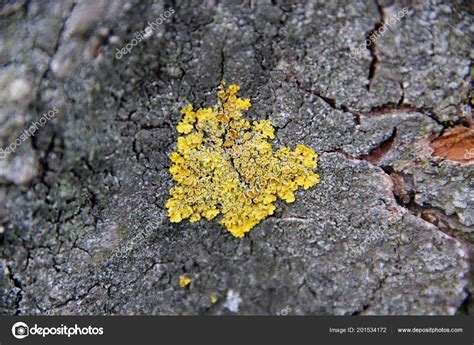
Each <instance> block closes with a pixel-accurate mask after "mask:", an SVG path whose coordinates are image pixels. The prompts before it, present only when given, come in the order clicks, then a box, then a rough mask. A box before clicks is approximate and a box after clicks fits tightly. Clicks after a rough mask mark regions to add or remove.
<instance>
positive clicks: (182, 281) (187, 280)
mask: <svg viewBox="0 0 474 345" xmlns="http://www.w3.org/2000/svg"><path fill="white" fill-rule="evenodd" d="M191 282H192V279H191V278H189V277H187V276H185V275H180V276H179V286H181V287H182V288H184V287H186V286H188V285H189V284H191Z"/></svg>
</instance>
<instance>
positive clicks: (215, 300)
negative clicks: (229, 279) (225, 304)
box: [211, 294, 219, 304]
mask: <svg viewBox="0 0 474 345" xmlns="http://www.w3.org/2000/svg"><path fill="white" fill-rule="evenodd" d="M218 300H219V298H218V297H217V295H215V294H212V295H211V303H212V304H216V303H217V301H218Z"/></svg>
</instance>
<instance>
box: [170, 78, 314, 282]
mask: <svg viewBox="0 0 474 345" xmlns="http://www.w3.org/2000/svg"><path fill="white" fill-rule="evenodd" d="M239 89H240V88H239V86H237V85H230V86H229V87H228V88H225V86H224V85H221V86H220V88H219V91H218V103H217V104H216V105H215V106H214V107H212V108H200V109H198V110H196V111H194V110H193V107H192V105H188V106H187V107H186V108H184V109H183V110H182V111H181V113H182V114H183V119H182V120H181V121H180V123H179V124H178V125H177V131H178V132H179V133H180V134H181V135H180V136H179V137H178V141H177V144H176V151H175V152H173V153H172V154H171V155H170V160H171V162H172V165H171V167H170V169H169V171H170V173H171V174H172V175H173V180H174V181H175V182H176V185H175V186H174V187H172V188H171V190H170V198H169V199H168V201H167V203H166V207H167V208H168V215H169V217H170V221H171V222H180V221H182V220H183V219H189V221H190V222H197V221H199V220H201V218H202V217H204V218H206V219H207V220H211V219H213V218H215V217H216V216H217V215H219V214H220V213H221V214H222V217H221V220H220V222H221V224H223V225H224V226H225V227H226V228H227V229H228V231H229V232H230V233H231V234H232V235H234V236H235V237H243V236H244V234H245V233H246V232H248V231H250V229H252V228H253V227H254V226H255V225H257V224H258V223H259V222H260V221H262V220H263V219H265V218H266V217H268V216H269V215H272V214H273V212H274V210H275V206H274V202H275V201H276V200H277V197H279V198H281V199H282V200H284V201H286V202H294V201H295V194H294V192H295V191H296V190H297V189H298V188H303V189H308V188H310V187H312V186H314V185H315V184H317V183H319V175H318V174H316V173H315V172H314V171H313V169H314V168H316V166H317V157H318V156H317V154H316V153H315V152H314V151H313V150H312V149H310V148H309V147H307V146H305V145H297V146H296V148H295V150H294V151H292V150H291V148H289V147H283V148H280V149H279V150H277V151H274V150H273V148H272V145H271V144H270V143H269V142H268V140H269V139H274V138H275V129H274V128H273V125H272V123H271V122H270V121H269V120H261V121H253V122H252V124H251V123H250V122H249V121H248V120H247V119H245V118H244V117H243V115H242V112H241V111H242V110H247V109H249V108H250V107H251V103H250V100H249V99H242V98H239V97H238V96H237V93H238V91H239ZM183 277H184V276H183ZM185 278H186V279H189V281H188V280H183V282H187V283H186V285H188V284H189V283H190V281H191V280H190V278H187V277H185ZM183 279H184V278H183ZM181 281H182V280H181V277H180V285H181ZM186 285H184V286H186Z"/></svg>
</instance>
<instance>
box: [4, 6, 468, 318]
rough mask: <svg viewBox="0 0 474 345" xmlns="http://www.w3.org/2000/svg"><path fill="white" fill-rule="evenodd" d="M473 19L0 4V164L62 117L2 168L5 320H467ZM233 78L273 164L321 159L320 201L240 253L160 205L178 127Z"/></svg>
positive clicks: (273, 9)
mask: <svg viewBox="0 0 474 345" xmlns="http://www.w3.org/2000/svg"><path fill="white" fill-rule="evenodd" d="M469 4H470V2H469V1H466V2H464V3H463V2H460V1H449V2H445V3H442V2H440V1H435V0H433V1H413V2H410V1H404V2H395V3H393V2H392V1H380V2H379V3H376V2H374V1H372V0H366V1H357V2H354V3H352V4H347V3H346V2H345V1H307V2H301V1H294V2H292V1H272V2H270V1H251V2H249V1H241V2H239V1H230V0H227V1H223V2H220V1H213V0H209V1H197V2H194V3H193V4H192V5H191V3H190V2H187V1H184V2H181V1H179V2H176V3H174V2H170V3H167V2H166V3H161V2H159V1H157V2H154V3H151V2H142V1H123V0H113V1H103V0H102V1H93V2H92V1H91V2H88V1H85V2H77V3H76V2H73V1H70V0H68V1H57V2H56V1H47V2H43V1H18V2H7V3H4V4H3V5H0V31H1V35H0V51H1V55H0V101H1V104H0V143H1V144H2V147H3V148H5V147H7V146H8V145H10V143H12V142H14V141H15V139H16V138H18V137H19V136H20V134H21V132H22V131H23V130H24V129H25V128H27V127H28V126H29V125H30V122H31V121H38V120H39V118H40V117H41V116H42V114H43V113H44V112H48V111H50V110H51V109H53V107H56V108H57V109H58V112H57V115H56V116H54V118H52V119H51V120H50V121H48V122H47V123H46V124H45V125H44V126H43V127H41V128H40V129H39V130H38V131H37V132H36V133H35V135H34V136H33V137H31V138H29V139H28V140H27V141H26V142H23V143H21V145H18V147H17V148H16V151H15V152H14V153H13V154H11V155H8V156H7V157H6V158H5V159H0V183H1V185H0V205H1V207H0V225H1V226H0V239H1V241H2V243H3V245H2V247H1V261H0V268H1V269H0V274H1V275H0V313H2V314H225V313H239V314H270V315H271V314H276V313H279V312H280V311H281V310H283V309H285V310H286V311H289V310H290V314H337V315H351V314H454V313H470V314H472V313H473V304H472V294H473V293H474V284H473V274H472V270H471V267H472V257H473V252H474V250H473V243H474V238H473V225H474V202H473V199H474V197H473V176H474V165H473V164H472V160H473V159H474V152H473V151H471V149H472V148H473V145H472V142H473V139H472V137H473V134H472V129H471V128H472V115H471V104H472V98H471V97H472V93H471V92H472V91H471V77H472V69H471V61H472V58H473V56H472V37H474V27H473V9H472V7H469V6H472V3H471V4H470V5H469ZM170 7H172V8H173V9H175V13H174V14H173V15H172V16H171V17H170V18H169V19H167V20H166V21H165V22H164V23H163V24H162V25H160V26H158V27H157V28H156V30H155V31H154V32H153V33H152V35H151V36H150V37H149V38H148V39H146V40H145V41H143V42H140V43H139V44H138V45H137V46H135V47H134V48H133V50H132V51H131V52H130V53H128V54H126V55H124V56H123V57H122V58H121V59H117V58H116V56H115V55H116V49H117V48H119V49H120V48H122V47H123V46H125V45H126V44H127V43H128V42H130V41H131V40H132V39H133V38H134V33H135V32H136V31H138V30H143V29H144V28H145V26H146V25H147V24H146V22H147V21H154V20H156V19H157V18H158V17H159V16H160V15H162V14H163V12H164V11H165V10H167V9H168V8H170ZM403 7H407V8H408V13H407V14H406V15H405V16H404V17H403V18H402V19H401V20H400V21H398V22H397V23H396V24H395V25H393V27H392V28H391V29H390V30H388V31H386V32H385V33H384V34H383V35H382V36H380V37H379V38H378V39H377V40H376V42H375V43H371V44H370V45H369V46H368V47H367V48H366V49H364V50H363V51H362V56H361V57H360V58H352V57H351V56H350V54H349V53H350V50H349V47H351V46H354V45H358V46H359V45H360V44H363V43H364V40H365V39H366V38H367V37H368V36H369V35H370V33H371V32H372V31H373V30H376V29H378V28H380V27H381V26H382V25H383V23H384V21H387V20H388V19H389V18H390V16H392V15H393V14H396V13H398V12H399V11H400V10H401V9H402V8H403ZM470 54H471V55H470ZM222 78H225V79H226V81H227V82H228V83H236V84H239V85H240V86H241V88H242V94H243V96H244V97H249V98H251V99H252V103H253V107H252V109H251V110H250V112H249V114H248V116H249V117H250V118H253V119H257V118H258V119H262V118H268V119H271V120H272V122H273V123H274V125H275V126H276V127H277V133H276V135H277V139H276V140H275V141H274V145H275V146H279V145H290V146H294V145H296V144H297V143H303V144H305V145H307V146H309V147H311V148H313V149H314V150H315V151H316V152H318V153H319V154H320V162H319V167H318V172H319V174H320V175H321V183H320V184H319V185H317V186H315V187H314V188H311V189H310V190H307V191H301V192H298V193H297V198H296V202H294V203H292V204H285V203H278V205H277V206H278V207H277V212H276V214H275V215H274V216H272V217H269V218H267V219H266V220H264V221H263V222H262V223H260V224H259V225H257V226H256V227H255V228H254V229H253V230H252V231H251V233H250V234H249V235H248V236H246V237H245V238H243V239H236V238H233V237H232V236H231V235H230V234H229V233H228V232H226V231H225V228H224V227H223V226H221V225H219V224H218V223H217V222H215V221H213V222H207V221H200V222H198V223H195V224H190V223H188V222H186V221H184V222H182V223H179V224H171V223H170V222H169V220H168V218H167V214H166V209H165V207H164V205H165V202H166V199H167V197H168V190H169V188H170V186H171V185H172V181H171V176H170V174H169V172H168V168H169V166H170V161H169V159H168V154H169V153H170V152H171V151H172V150H173V147H174V142H175V140H176V138H177V133H176V131H175V126H176V124H177V122H178V121H179V119H180V113H179V110H180V109H181V108H182V107H183V106H185V105H186V104H188V103H193V104H195V105H198V106H199V105H203V106H204V105H210V104H213V103H214V101H215V92H216V89H217V86H218V85H219V83H220V81H221V79H222ZM454 127H464V128H465V129H462V130H461V132H462V133H463V137H462V138H457V139H455V140H454V144H452V140H451V141H449V140H448V141H446V140H441V141H440V140H439V138H441V137H442V136H443V135H445V134H446V133H448V134H449V133H451V132H450V131H452V129H451V128H454ZM456 131H459V130H456ZM466 131H467V132H466ZM466 133H467V134H466ZM450 138H451V137H450ZM437 139H438V140H437ZM440 147H444V149H442V150H441V151H439V150H440ZM452 147H455V149H456V150H457V151H456V153H452V154H450V150H451V148H452ZM462 149H464V150H465V152H466V155H467V156H463V157H462V159H461V158H459V150H461V152H463V151H462ZM435 150H438V151H437V152H438V153H439V152H442V153H443V154H435V155H434V156H433V155H432V154H433V152H435ZM453 150H454V149H453ZM470 152H473V153H472V154H470ZM471 155H472V157H471ZM456 157H458V159H456ZM181 274H186V275H187V276H189V277H190V278H192V283H191V284H190V286H189V287H187V288H181V287H179V285H178V279H179V276H180V275H181ZM211 294H215V295H217V296H218V301H217V303H214V304H213V303H211V300H210V296H211Z"/></svg>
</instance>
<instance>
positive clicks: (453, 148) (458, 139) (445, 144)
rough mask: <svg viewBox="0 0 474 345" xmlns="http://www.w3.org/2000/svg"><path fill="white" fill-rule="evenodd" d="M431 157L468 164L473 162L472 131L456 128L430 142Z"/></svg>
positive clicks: (473, 133)
mask: <svg viewBox="0 0 474 345" xmlns="http://www.w3.org/2000/svg"><path fill="white" fill-rule="evenodd" d="M431 147H432V148H433V149H434V152H433V153H432V156H433V157H443V158H444V159H448V160H451V161H457V162H461V163H468V162H471V161H473V160H474V130H473V129H471V128H467V127H464V126H456V127H454V128H452V129H450V130H448V131H446V133H444V134H443V135H442V136H440V137H438V138H436V139H435V140H433V141H432V142H431Z"/></svg>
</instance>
